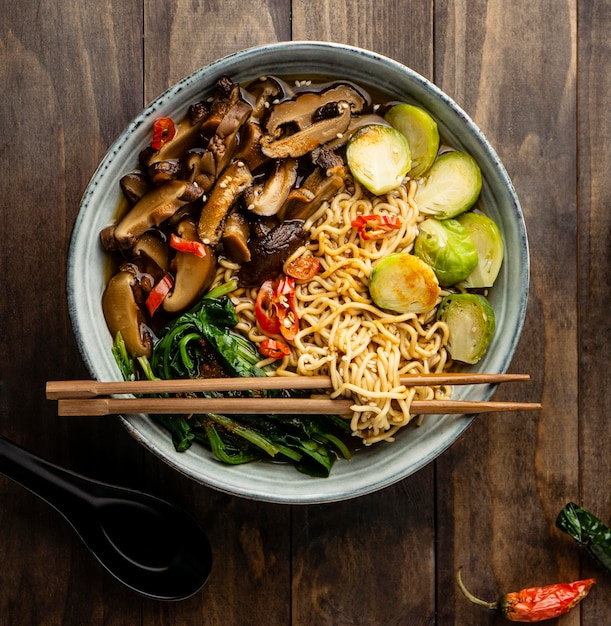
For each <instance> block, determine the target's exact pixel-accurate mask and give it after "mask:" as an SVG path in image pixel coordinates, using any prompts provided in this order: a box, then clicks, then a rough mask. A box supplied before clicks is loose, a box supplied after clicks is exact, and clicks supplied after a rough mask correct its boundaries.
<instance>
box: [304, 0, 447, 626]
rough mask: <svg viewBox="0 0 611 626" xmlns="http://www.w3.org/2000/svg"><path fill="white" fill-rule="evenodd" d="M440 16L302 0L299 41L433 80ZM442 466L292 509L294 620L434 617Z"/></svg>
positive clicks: (428, 8)
mask: <svg viewBox="0 0 611 626" xmlns="http://www.w3.org/2000/svg"><path fill="white" fill-rule="evenodd" d="M432 19H433V14H432V4H431V3H429V2H411V3H409V10H407V9H406V6H405V3H402V2H394V1H390V2H385V3H379V2H372V1H369V0H367V1H365V2H359V3H358V4H355V3H351V2H343V1H342V2H334V3H325V4H324V5H321V4H320V3H311V2H304V1H298V2H293V39H307V40H317V39H318V40H327V41H336V42H340V43H346V44H350V45H355V46H360V47H365V48H368V49H371V50H373V51H375V52H379V53H381V54H384V55H387V56H390V57H392V58H394V59H396V60H397V61H399V62H402V63H404V64H405V65H408V66H409V67H411V68H412V69H414V70H416V71H417V72H419V73H421V74H423V75H424V76H427V77H428V78H431V77H432V70H433V48H432V43H433V39H432V28H433V21H432ZM398 24H401V27H400V28H397V25H398ZM433 472H434V468H433V466H432V465H431V466H429V467H428V468H425V469H423V470H421V471H420V472H418V473H417V474H416V475H415V476H412V477H410V478H408V479H406V480H404V481H402V482H401V483H400V484H398V485H394V486H392V487H389V488H387V489H385V490H383V491H382V492H380V493H378V494H372V495H370V496H365V497H362V498H359V499H357V500H352V501H348V502H343V503H338V504H332V505H326V506H314V507H304V508H297V509H296V510H295V511H294V512H293V526H294V530H293V535H294V539H293V543H294V555H293V562H294V580H293V600H292V606H293V618H294V623H296V624H321V625H322V624H374V623H380V624H410V625H412V624H413V625H417V624H432V623H433V621H434V615H435V595H434V593H433V591H434V585H435V583H434V579H435V563H434V532H435V531H434V528H435V517H434V473H433ZM406 590H409V592H406ZM364 599H366V600H364Z"/></svg>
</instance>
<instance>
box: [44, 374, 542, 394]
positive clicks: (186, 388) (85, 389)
mask: <svg viewBox="0 0 611 626" xmlns="http://www.w3.org/2000/svg"><path fill="white" fill-rule="evenodd" d="M527 380H530V376H529V375H528V374H477V373H476V374H462V373H444V374H411V375H407V376H402V377H401V384H403V385H405V386H406V387H418V386H426V385H477V384H491V385H492V384H498V383H503V382H517V381H527ZM331 387H332V384H331V379H330V378H329V377H328V376H257V377H250V378H248V377H247V378H190V379H186V380H134V381H116V382H115V381H110V382H99V381H96V380H54V381H49V382H47V387H46V393H47V399H49V400H60V399H64V398H95V397H96V396H106V395H112V394H143V395H146V394H153V393H197V392H204V391H248V390H251V389H331Z"/></svg>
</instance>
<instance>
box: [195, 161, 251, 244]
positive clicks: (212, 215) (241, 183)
mask: <svg viewBox="0 0 611 626" xmlns="http://www.w3.org/2000/svg"><path fill="white" fill-rule="evenodd" d="M251 182H252V174H251V173H250V170H249V169H248V166H247V165H246V164H245V163H244V162H243V161H234V162H233V163H231V164H230V165H228V166H227V168H226V169H225V170H224V171H223V173H222V174H221V176H219V178H218V179H217V181H216V183H215V185H214V187H213V189H212V191H211V192H210V196H209V197H208V200H207V201H206V203H205V204H204V206H203V208H202V212H201V215H200V218H199V224H198V226H197V232H198V234H199V238H200V241H202V242H203V243H205V244H208V245H211V246H216V245H217V244H218V243H219V241H220V239H221V235H222V232H221V226H222V224H223V221H224V220H225V218H226V217H227V216H228V214H229V210H230V209H231V207H232V206H233V203H234V202H235V201H236V200H237V199H238V197H239V196H240V195H241V194H242V192H243V191H244V190H245V189H246V187H248V185H250V183H251Z"/></svg>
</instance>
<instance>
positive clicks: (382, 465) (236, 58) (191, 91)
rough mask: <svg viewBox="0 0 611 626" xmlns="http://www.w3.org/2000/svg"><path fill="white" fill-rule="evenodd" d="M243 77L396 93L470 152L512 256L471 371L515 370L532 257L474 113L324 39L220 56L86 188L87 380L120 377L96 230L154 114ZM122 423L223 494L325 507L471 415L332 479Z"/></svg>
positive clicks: (379, 60)
mask: <svg viewBox="0 0 611 626" xmlns="http://www.w3.org/2000/svg"><path fill="white" fill-rule="evenodd" d="M224 74H226V75H228V76H230V77H231V78H232V80H233V81H234V82H242V81H246V80H250V79H253V78H256V77H258V76H261V75H266V74H272V75H285V76H308V77H311V78H313V79H315V78H317V77H319V78H321V79H322V78H324V77H329V76H331V77H341V78H344V79H348V80H353V81H355V82H356V83H358V84H361V85H362V86H364V87H365V88H370V89H374V90H375V91H383V92H385V93H386V94H388V95H389V96H390V97H391V98H396V99H397V100H408V101H411V102H413V103H415V104H417V105H420V106H422V107H424V108H425V109H427V110H428V111H429V112H430V113H431V114H432V115H433V116H434V117H435V119H436V121H437V123H438V126H439V130H440V134H441V135H442V137H443V138H444V139H445V141H446V142H448V143H449V144H450V145H452V146H454V147H456V148H458V149H462V150H464V151H466V152H468V153H469V154H471V155H472V156H473V157H475V159H476V160H477V162H478V163H479V165H480V167H481V170H482V176H483V189H482V200H483V203H484V205H485V207H486V210H487V212H488V214H489V215H490V217H492V218H493V219H494V220H495V221H496V222H497V223H498V225H499V226H500V229H501V231H502V233H503V237H504V241H505V247H506V253H505V260H504V263H503V266H502V269H501V273H500V275H499V277H498V279H497V282H496V284H495V286H494V288H493V289H492V291H491V293H490V301H491V303H492V306H493V307H494V310H495V313H496V316H497V331H496V334H495V336H494V339H493V341H492V344H491V345H490V347H489V349H488V351H487V353H486V355H485V357H484V358H483V359H482V361H480V362H479V363H478V364H477V366H474V367H473V369H474V370H475V371H482V372H504V371H506V370H507V369H508V366H509V364H510V362H511V359H512V356H513V354H514V351H515V349H516V345H517V342H518V338H519V336H520V332H521V329H522V326H523V322H524V317H525V312H526V303H527V295H528V284H529V255H528V244H527V237H526V229H525V225H524V219H523V215H522V211H521V208H520V205H519V202H518V198H517V196H516V193H515V191H514V188H513V186H512V183H511V181H510V179H509V177H508V175H507V173H506V171H505V168H504V167H503V165H502V163H501V162H500V160H499V157H498V156H497V154H496V152H495V151H494V149H493V148H492V147H491V145H490V144H489V142H488V141H487V140H486V138H485V137H484V135H483V134H482V132H481V131H480V130H479V129H478V128H477V126H476V125H475V124H474V123H473V121H472V120H471V119H470V118H469V116H468V115H467V114H466V113H465V112H464V111H463V110H462V109H461V108H460V107H459V106H458V105H457V104H456V103H455V102H454V101H453V100H452V99H451V98H449V97H448V96H447V95H446V94H444V93H443V92H442V91H441V90H440V89H438V88H437V87H436V86H435V85H433V84H432V83H431V82H429V81H428V80H426V79H425V78H423V77H422V76H420V75H419V74H417V73H416V72H414V71H412V70H411V69H409V68H407V67H405V66H404V65H401V64H400V63H397V62H396V61H394V60H392V59H389V58H386V57H384V56H381V55H379V54H376V53H374V52H370V51H367V50H362V49H358V48H354V47H349V46H345V45H338V44H332V43H323V42H285V43H278V44H272V45H265V46H260V47H255V48H251V49H248V50H244V51H241V52H238V53H236V54H232V55H230V56H227V57H224V58H222V59H220V60H218V61H215V62H214V63H211V64H210V65H208V66H206V67H204V68H202V69H200V70H198V71H196V72H194V73H193V74H191V75H190V76H188V77H186V78H184V79H183V80H181V81H180V82H178V83H177V84H176V85H174V86H173V87H171V88H170V89H168V90H167V91H166V92H164V93H163V94H162V95H160V96H159V97H158V98H157V99H156V100H154V101H153V102H152V103H151V104H150V105H149V106H148V107H147V108H146V109H145V110H144V111H143V112H142V113H141V114H140V115H138V116H137V117H136V118H135V119H134V120H133V121H132V122H131V124H129V126H128V127H127V128H126V129H125V131H124V132H123V133H122V134H121V136H120V137H119V138H118V139H117V140H116V141H115V142H114V143H113V145H112V146H111V147H110V149H109V150H108V153H107V154H106V156H105V157H104V159H103V161H102V162H101V164H100V166H99V168H98V169H97V171H96V172H95V174H94V176H93V177H92V179H91V182H90V183H89V186H88V187H87V189H86V192H85V194H84V196H83V200H82V206H81V208H80V212H79V214H78V217H77V220H76V224H75V227H74V233H73V237H72V241H71V248H70V256H69V265H68V277H67V278H68V280H67V286H68V300H69V310H70V315H71V321H72V324H73V328H74V332H75V335H76V339H77V341H78V345H79V347H80V350H81V353H82V357H83V359H84V361H85V364H86V366H87V368H88V369H89V371H90V373H91V376H92V377H93V378H95V379H98V380H121V376H120V373H119V370H118V368H117V366H116V364H115V361H114V358H113V356H112V353H111V345H112V338H111V336H110V333H109V332H108V330H107V327H106V324H105V321H104V317H103V314H102V309H101V304H100V299H101V295H102V291H103V289H104V277H105V271H104V269H105V266H106V261H105V256H104V251H103V249H102V247H101V245H100V242H99V233H100V231H101V230H102V229H103V228H104V227H105V226H107V225H108V224H109V223H110V222H111V221H112V217H113V214H114V213H115V211H116V207H117V204H118V199H119V194H120V189H119V179H120V178H121V176H122V175H123V174H125V173H126V172H128V171H130V170H131V169H134V167H135V166H136V164H137V159H138V154H139V152H140V151H141V150H142V149H143V148H144V147H145V146H146V145H147V144H148V142H149V140H150V128H151V123H152V121H153V120H154V119H155V118H157V117H162V116H169V117H173V118H174V119H179V118H181V117H182V116H183V115H184V114H185V113H186V110H187V108H188V106H189V104H191V103H193V102H196V101H198V100H201V99H202V97H204V96H207V95H209V94H210V93H211V92H212V89H213V87H214V85H215V83H216V81H217V79H218V78H219V77H220V76H221V75H224ZM493 392H494V388H493V387H491V386H471V387H457V388H455V394H454V395H455V398H457V399H461V398H462V399H467V398H469V399H472V400H487V399H490V397H491V396H492V394H493ZM120 419H121V420H122V422H123V424H124V426H125V428H126V429H127V430H128V431H129V433H131V435H132V436H133V437H135V438H136V439H137V440H138V441H139V442H141V443H142V444H143V445H144V446H145V447H146V448H148V449H149V450H150V451H151V452H153V453H154V454H156V455H158V456H159V457H160V458H162V459H163V460H164V461H165V462H166V463H168V464H169V465H170V466H172V467H173V468H175V469H176V470H177V471H179V472H182V473H183V474H185V475H186V476H188V477H189V478H191V479H193V480H194V481H197V482H199V483H202V484H204V485H207V486H209V487H212V488H214V489H218V490H220V491H223V492H226V493H229V494H234V495H237V496H242V497H246V498H252V499H257V500H261V501H268V502H276V503H292V504H306V503H322V502H331V501H338V500H344V499H348V498H353V497H356V496H361V495H364V494H368V493H371V492H374V491H376V490H378V489H382V488H384V487H387V486H389V485H391V484H393V483H395V482H397V481H399V480H401V479H403V478H405V477H406V476H408V475H410V474H412V473H414V472H416V471H418V470H419V469H421V468H422V467H424V466H425V465H427V464H428V463H430V462H431V461H433V459H435V458H436V457H437V456H438V455H440V454H441V453H442V452H444V450H446V449H447V448H448V447H449V446H450V445H451V444H452V443H453V442H454V441H456V439H457V438H458V437H459V436H461V434H462V433H463V432H464V431H465V429H466V428H467V427H468V426H469V424H470V423H471V421H472V419H473V416H460V415H459V416H457V415H446V416H428V417H426V418H425V419H424V422H423V424H422V425H421V426H420V427H418V428H409V430H408V432H402V433H401V436H400V437H399V438H398V440H397V441H396V442H395V443H392V444H387V443H381V444H377V445H374V446H371V447H370V448H367V449H365V450H362V451H359V452H358V453H357V454H356V455H355V456H354V457H353V458H352V459H351V460H350V461H338V462H337V463H336V464H335V466H334V467H333V470H332V472H331V475H330V476H329V477H328V478H326V479H320V478H311V477H309V476H306V475H302V474H300V473H298V472H297V471H296V470H295V469H293V467H292V466H288V465H282V464H274V463H265V462H259V463H251V464H248V465H243V466H231V467H228V466H225V465H221V464H220V463H219V462H218V461H216V460H214V459H213V458H212V457H211V455H210V454H209V453H208V452H207V451H206V450H205V449H203V448H201V447H199V446H197V445H194V446H193V447H192V448H191V449H190V450H188V451H187V452H182V453H179V452H176V451H175V450H174V447H173V445H172V442H171V440H170V437H169V436H168V434H167V433H166V431H164V430H163V429H162V428H161V427H160V426H158V425H157V424H156V423H155V422H154V421H153V420H152V419H151V418H150V417H149V416H147V415H125V416H121V417H120Z"/></svg>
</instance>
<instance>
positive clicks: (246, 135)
mask: <svg viewBox="0 0 611 626" xmlns="http://www.w3.org/2000/svg"><path fill="white" fill-rule="evenodd" d="M261 137H263V130H262V128H261V125H260V124H258V123H257V122H253V121H247V122H246V123H245V124H243V125H242V128H241V129H240V143H239V144H238V146H237V148H236V150H235V152H234V154H233V158H234V159H237V160H240V161H244V162H245V163H246V165H248V168H249V169H250V171H251V172H255V171H256V170H258V169H259V168H260V167H261V166H262V165H264V164H265V163H268V162H269V160H270V159H269V157H266V156H265V155H264V154H263V152H261Z"/></svg>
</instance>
